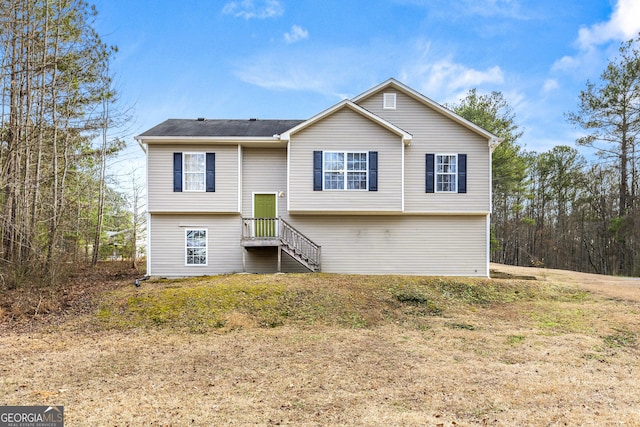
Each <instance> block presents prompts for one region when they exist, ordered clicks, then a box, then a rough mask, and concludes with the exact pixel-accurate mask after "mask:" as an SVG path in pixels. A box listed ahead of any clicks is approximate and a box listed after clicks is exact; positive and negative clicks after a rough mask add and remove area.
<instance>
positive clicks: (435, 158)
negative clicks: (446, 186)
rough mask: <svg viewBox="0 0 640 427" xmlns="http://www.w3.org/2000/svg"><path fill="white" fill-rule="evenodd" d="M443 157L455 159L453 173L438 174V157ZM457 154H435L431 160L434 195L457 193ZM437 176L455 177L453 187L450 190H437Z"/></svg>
mask: <svg viewBox="0 0 640 427" xmlns="http://www.w3.org/2000/svg"><path fill="white" fill-rule="evenodd" d="M443 156H447V157H455V158H456V171H455V173H450V172H447V173H444V172H438V157H443ZM458 172H459V171H458V153H436V154H435V157H434V159H433V174H434V175H433V177H434V183H433V186H434V189H433V190H434V192H435V193H443V194H457V193H458ZM438 175H454V176H455V180H456V181H455V185H454V186H453V189H452V190H446V191H445V190H438Z"/></svg>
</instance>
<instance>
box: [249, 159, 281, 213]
mask: <svg viewBox="0 0 640 427" xmlns="http://www.w3.org/2000/svg"><path fill="white" fill-rule="evenodd" d="M254 193H275V194H276V203H277V204H278V216H284V215H286V213H287V150H286V148H243V149H242V216H243V217H246V218H248V217H251V216H253V194H254ZM280 193H281V194H280ZM280 195H281V196H282V197H280Z"/></svg>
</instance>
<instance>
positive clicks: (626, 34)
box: [577, 0, 640, 50]
mask: <svg viewBox="0 0 640 427" xmlns="http://www.w3.org/2000/svg"><path fill="white" fill-rule="evenodd" d="M639 31H640V1H638V0H618V3H617V4H616V5H615V7H614V9H613V13H612V14H611V18H610V19H609V21H607V22H600V23H597V24H595V25H592V26H591V27H589V28H585V27H583V28H580V31H579V32H578V40H577V43H578V46H579V47H580V49H582V50H589V49H591V48H593V47H594V46H597V45H600V44H603V43H606V42H609V41H612V40H618V41H621V40H627V39H630V38H633V37H634V36H635V35H636V34H637V33H638V32H639Z"/></svg>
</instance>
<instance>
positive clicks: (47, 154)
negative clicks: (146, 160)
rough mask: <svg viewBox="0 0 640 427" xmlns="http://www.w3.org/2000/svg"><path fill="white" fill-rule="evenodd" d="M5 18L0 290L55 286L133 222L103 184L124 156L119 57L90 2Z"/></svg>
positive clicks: (42, 0)
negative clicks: (112, 159)
mask: <svg viewBox="0 0 640 427" xmlns="http://www.w3.org/2000/svg"><path fill="white" fill-rule="evenodd" d="M0 9H1V10H2V15H1V16H0V91H1V94H0V96H1V100H0V108H1V110H0V285H5V286H10V287H11V286H19V285H20V284H22V283H25V282H34V281H38V282H39V283H45V284H46V283H52V282H55V281H56V280H57V279H58V278H59V277H60V276H61V275H63V274H64V273H65V272H66V271H68V270H70V269H72V268H73V266H76V265H77V264H78V262H79V261H81V260H86V259H87V258H90V252H91V251H92V250H94V249H95V251H94V252H95V253H96V255H97V253H98V252H99V246H100V242H101V241H102V240H101V239H103V238H104V234H103V230H104V229H105V228H108V227H113V228H117V227H122V225H121V224H120V225H118V224H117V223H119V222H120V223H123V222H130V220H131V218H130V217H131V213H130V211H129V210H127V209H126V200H125V199H124V197H123V195H122V194H120V193H118V192H117V191H115V190H114V189H113V188H111V186H109V185H107V177H106V174H105V165H106V159H107V157H109V156H111V155H113V154H114V153H116V152H117V151H118V150H120V149H121V148H122V147H123V142H122V141H121V140H120V139H118V138H112V137H110V136H109V129H110V128H111V127H113V126H114V125H115V124H117V120H118V116H117V115H116V114H115V113H114V111H116V110H117V109H116V108H115V107H116V104H117V96H116V95H117V94H116V91H115V90H114V87H113V79H112V76H111V75H110V70H109V63H110V61H111V59H112V58H113V55H114V54H115V53H116V48H115V47H112V46H107V45H106V44H105V43H104V42H103V41H102V40H101V38H100V36H99V35H98V34H97V32H96V31H95V29H94V27H93V24H94V20H95V17H96V10H95V9H94V8H93V7H91V6H89V4H88V3H86V2H85V1H83V0H0ZM95 141H99V142H97V143H96V142H95ZM105 213H108V215H105ZM96 260H97V258H94V259H93V261H94V262H95V261H96Z"/></svg>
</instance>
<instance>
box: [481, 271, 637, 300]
mask: <svg viewBox="0 0 640 427" xmlns="http://www.w3.org/2000/svg"><path fill="white" fill-rule="evenodd" d="M491 270H492V271H497V272H500V273H506V274H511V275H514V276H535V278H536V279H537V280H541V281H551V282H559V283H569V284H573V285H577V286H580V287H581V288H584V289H587V290H588V291H590V292H594V293H596V294H599V295H603V296H605V297H608V298H613V299H621V300H628V301H636V302H640V278H638V277H635V278H634V277H619V276H604V275H601V274H589V273H578V272H575V271H567V270H554V269H552V268H537V267H515V266H512V265H504V264H495V263H492V264H491Z"/></svg>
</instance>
